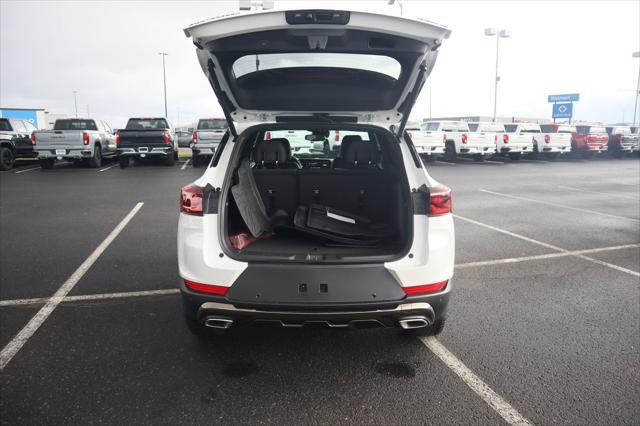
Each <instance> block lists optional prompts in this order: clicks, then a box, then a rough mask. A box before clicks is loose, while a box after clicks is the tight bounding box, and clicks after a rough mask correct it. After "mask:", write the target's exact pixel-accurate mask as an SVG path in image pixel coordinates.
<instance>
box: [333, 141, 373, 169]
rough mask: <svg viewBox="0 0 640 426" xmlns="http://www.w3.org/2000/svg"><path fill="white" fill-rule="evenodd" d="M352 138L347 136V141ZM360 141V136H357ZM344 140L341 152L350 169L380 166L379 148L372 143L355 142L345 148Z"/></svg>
mask: <svg viewBox="0 0 640 426" xmlns="http://www.w3.org/2000/svg"><path fill="white" fill-rule="evenodd" d="M348 137H350V136H345V137H344V139H347V138H348ZM355 137H356V138H358V139H360V136H355ZM344 139H343V141H342V147H341V150H342V151H343V153H342V159H343V161H344V163H345V164H346V166H347V167H349V168H356V167H357V168H360V167H377V165H378V147H377V145H376V144H375V143H373V142H370V141H363V140H362V139H360V140H357V141H356V140H353V142H350V143H347V145H346V146H345V144H344ZM342 148H344V149H342Z"/></svg>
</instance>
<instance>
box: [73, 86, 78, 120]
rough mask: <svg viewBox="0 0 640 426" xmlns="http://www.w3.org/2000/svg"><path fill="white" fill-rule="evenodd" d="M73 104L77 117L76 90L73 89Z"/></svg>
mask: <svg viewBox="0 0 640 426" xmlns="http://www.w3.org/2000/svg"><path fill="white" fill-rule="evenodd" d="M73 105H74V106H75V108H76V118H78V91H77V90H74V91H73Z"/></svg>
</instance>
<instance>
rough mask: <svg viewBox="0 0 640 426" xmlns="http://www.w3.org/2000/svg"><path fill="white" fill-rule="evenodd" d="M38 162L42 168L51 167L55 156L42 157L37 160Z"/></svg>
mask: <svg viewBox="0 0 640 426" xmlns="http://www.w3.org/2000/svg"><path fill="white" fill-rule="evenodd" d="M39 162H40V167H42V168H43V169H53V165H54V164H55V162H56V159H55V158H43V159H40V160H39Z"/></svg>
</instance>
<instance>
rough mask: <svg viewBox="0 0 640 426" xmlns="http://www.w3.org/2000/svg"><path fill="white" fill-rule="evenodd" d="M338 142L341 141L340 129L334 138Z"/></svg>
mask: <svg viewBox="0 0 640 426" xmlns="http://www.w3.org/2000/svg"><path fill="white" fill-rule="evenodd" d="M334 140H335V141H336V142H340V131H339V130H336V137H335V139H334Z"/></svg>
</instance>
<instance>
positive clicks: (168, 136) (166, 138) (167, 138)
mask: <svg viewBox="0 0 640 426" xmlns="http://www.w3.org/2000/svg"><path fill="white" fill-rule="evenodd" d="M164 143H165V144H167V145H169V144H170V143H171V133H169V131H168V130H165V131H164Z"/></svg>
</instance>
